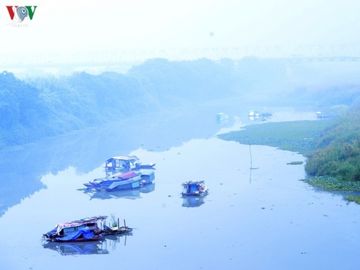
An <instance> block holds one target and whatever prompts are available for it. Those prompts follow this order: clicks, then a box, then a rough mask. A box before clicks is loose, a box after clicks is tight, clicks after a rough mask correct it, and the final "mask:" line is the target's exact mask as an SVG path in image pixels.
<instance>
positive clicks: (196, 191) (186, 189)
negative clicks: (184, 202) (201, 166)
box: [182, 181, 208, 196]
mask: <svg viewBox="0 0 360 270" xmlns="http://www.w3.org/2000/svg"><path fill="white" fill-rule="evenodd" d="M207 194H208V188H207V186H206V185H205V182H204V181H188V182H185V183H183V192H182V195H183V196H205V195H207Z"/></svg>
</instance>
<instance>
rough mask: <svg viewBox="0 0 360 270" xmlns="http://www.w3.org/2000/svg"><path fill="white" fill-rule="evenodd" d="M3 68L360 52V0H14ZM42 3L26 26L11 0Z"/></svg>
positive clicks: (1, 12) (2, 21)
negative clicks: (15, 18) (15, 17)
mask: <svg viewBox="0 0 360 270" xmlns="http://www.w3.org/2000/svg"><path fill="white" fill-rule="evenodd" d="M2 3H3V4H2V5H0V40H1V42H0V48H1V51H0V57H1V59H2V60H1V67H2V68H4V66H7V65H8V66H12V67H14V66H23V65H46V64H48V65H56V64H73V63H75V64H77V63H84V64H88V65H91V64H93V63H103V64H104V63H105V64H106V63H114V62H134V61H142V60H144V59H146V58H151V57H167V58H171V59H192V58H199V57H209V58H215V59H216V58H222V57H233V58H240V57H242V56H247V55H255V56H292V55H297V56H298V55H299V56H302V55H304V56H314V55H315V56H317V55H350V56H359V55H360V46H359V44H360V43H359V41H360V35H359V29H360V16H359V14H358V11H359V10H360V1H358V0H343V1H340V0H301V1H299V0H297V1H293V0H237V1H235V0H206V1H204V0H116V1H115V0H114V1H111V0H87V1H82V0H77V1H73V0H71V1H70V0H62V1H50V0H46V1H45V0H17V1H16V0H13V1H12V0H8V1H7V2H6V3H5V2H4V1H2ZM8 3H11V4H13V5H16V4H19V5H20V4H23V5H24V4H25V5H38V9H37V11H36V13H35V16H34V19H33V21H31V22H24V23H23V24H26V26H22V27H19V26H16V25H13V24H10V20H9V15H8V14H7V11H6V8H5V5H6V4H8Z"/></svg>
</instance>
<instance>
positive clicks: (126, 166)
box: [105, 156, 139, 173]
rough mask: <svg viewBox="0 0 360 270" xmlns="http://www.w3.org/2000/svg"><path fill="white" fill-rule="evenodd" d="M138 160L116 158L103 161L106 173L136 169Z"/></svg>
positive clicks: (132, 157)
mask: <svg viewBox="0 0 360 270" xmlns="http://www.w3.org/2000/svg"><path fill="white" fill-rule="evenodd" d="M138 164H139V159H138V158H137V157H136V156H116V157H112V158H109V159H108V160H106V161H105V171H106V172H107V173H115V172H127V171H131V170H135V169H137V167H138Z"/></svg>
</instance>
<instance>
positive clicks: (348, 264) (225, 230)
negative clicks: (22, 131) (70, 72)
mask: <svg viewBox="0 0 360 270" xmlns="http://www.w3.org/2000/svg"><path fill="white" fill-rule="evenodd" d="M208 113H209V111H208V110H203V111H201V113H200V112H199V113H198V114H196V113H195V114H194V113H189V112H187V113H186V112H183V113H179V114H176V115H174V114H172V115H171V116H164V115H163V116H161V117H157V118H154V117H148V118H147V119H146V121H142V122H139V121H129V122H127V123H121V124H119V125H111V126H106V127H103V128H99V129H88V130H85V131H81V132H75V133H73V134H69V135H66V136H60V137H58V138H52V139H46V140H42V141H41V142H37V143H34V144H30V145H26V146H18V147H11V148H9V149H6V150H3V151H1V153H0V156H1V158H2V160H3V161H2V162H1V164H0V175H1V177H2V178H3V179H2V180H3V182H2V183H3V187H1V188H0V190H1V194H2V195H3V196H2V197H3V199H2V201H1V203H2V205H1V207H2V208H1V209H2V215H1V217H0V237H1V244H0V268H1V269H147V270H152V269H277V270H278V269H339V268H341V269H358V265H357V258H358V254H359V250H360V233H359V225H360V207H359V206H358V205H356V204H354V203H347V202H345V201H344V200H343V199H342V197H341V196H338V195H334V194H330V193H325V192H319V191H316V190H314V189H313V188H312V187H310V186H309V185H307V184H306V183H304V182H302V181H300V179H303V178H304V177H305V172H304V167H303V165H300V166H299V165H297V166H295V165H287V163H288V162H291V161H304V160H305V158H304V157H303V156H301V155H299V154H297V153H293V152H289V151H282V150H279V149H276V148H273V147H267V146H256V145H254V146H252V147H251V151H252V167H253V169H250V157H249V156H250V155H249V146H248V145H241V144H238V143H235V142H229V141H223V140H220V139H218V138H217V137H216V135H215V134H216V133H217V132H218V131H219V130H220V129H221V126H219V123H216V121H215V115H214V114H208ZM244 115H245V114H243V115H239V118H238V119H244V117H245V116H244ZM284 115H286V118H285V117H284ZM289 115H290V114H284V113H278V114H275V115H274V118H275V119H276V117H278V120H279V121H280V120H281V118H282V117H283V118H284V119H286V120H289V119H290V120H291V119H292V120H297V119H307V118H308V117H309V115H310V114H300V113H294V114H292V117H289ZM142 123H143V124H142ZM226 128H227V129H229V126H227V127H226ZM116 154H134V155H137V156H138V157H139V158H140V159H141V160H143V161H145V162H155V163H156V178H155V184H154V185H153V186H150V187H147V188H146V189H141V190H133V191H129V192H115V193H100V194H89V193H85V192H84V191H83V190H82V184H83V183H85V182H87V181H89V180H91V179H94V178H96V177H100V176H102V175H103V174H104V172H103V167H102V162H103V161H104V160H105V159H106V158H107V157H109V156H112V155H116ZM7 179H8V181H10V180H12V179H13V181H14V183H16V185H15V184H9V186H7V185H6V183H7ZM187 180H205V182H206V184H207V186H208V187H209V194H208V196H206V197H205V198H204V199H199V200H197V199H192V200H185V199H183V198H182V197H181V196H180V192H181V184H182V182H184V181H187ZM4 198H5V199H4ZM94 215H114V216H116V217H120V218H121V219H123V218H124V219H126V222H127V224H128V225H129V226H130V227H133V228H134V230H133V233H132V235H129V236H126V237H125V236H122V237H114V238H112V239H107V240H106V241H103V242H99V243H97V242H92V243H84V244H54V245H47V244H45V243H43V242H42V239H41V235H42V234H43V233H45V232H47V231H49V230H50V229H52V228H53V227H54V225H55V224H57V223H59V222H62V221H68V220H73V219H78V218H81V217H87V216H94Z"/></svg>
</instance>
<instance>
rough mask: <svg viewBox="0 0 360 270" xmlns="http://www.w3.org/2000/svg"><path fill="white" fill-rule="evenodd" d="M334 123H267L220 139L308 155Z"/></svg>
mask: <svg viewBox="0 0 360 270" xmlns="http://www.w3.org/2000/svg"><path fill="white" fill-rule="evenodd" d="M332 123H333V122H332V121H331V120H323V121H295V122H279V123H265V124H258V125H251V126H247V127H246V128H245V129H243V130H240V131H233V132H230V133H226V134H221V135H219V138H221V139H223V140H228V141H236V142H239V143H241V144H256V145H268V146H273V147H278V148H280V149H283V150H289V151H293V152H298V153H301V154H303V155H308V154H310V153H311V152H312V151H313V149H314V148H315V147H316V142H317V139H318V138H319V136H321V134H322V132H323V131H324V130H325V129H326V128H328V127H329V126H330V125H331V124H332Z"/></svg>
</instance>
